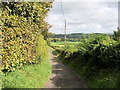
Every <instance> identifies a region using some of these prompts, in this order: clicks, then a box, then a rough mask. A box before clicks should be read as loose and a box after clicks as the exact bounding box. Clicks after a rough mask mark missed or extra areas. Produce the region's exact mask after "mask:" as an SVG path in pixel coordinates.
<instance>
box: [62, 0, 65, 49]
mask: <svg viewBox="0 0 120 90" xmlns="http://www.w3.org/2000/svg"><path fill="white" fill-rule="evenodd" d="M61 8H62V14H63V17H64V20H65V47H66V19H65V14H64V10H63V5H62V0H61Z"/></svg>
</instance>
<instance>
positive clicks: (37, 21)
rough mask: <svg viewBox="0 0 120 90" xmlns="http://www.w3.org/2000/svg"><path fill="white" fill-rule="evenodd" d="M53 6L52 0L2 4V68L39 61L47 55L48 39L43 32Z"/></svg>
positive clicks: (10, 68) (11, 67) (18, 66)
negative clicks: (47, 16) (46, 40)
mask: <svg viewBox="0 0 120 90" xmlns="http://www.w3.org/2000/svg"><path fill="white" fill-rule="evenodd" d="M51 6H52V5H51V3H50V2H9V3H7V2H3V3H2V11H3V12H2V23H3V25H2V70H5V71H6V70H15V69H16V68H21V66H23V65H25V64H36V63H39V62H40V58H42V57H44V54H45V51H44V48H45V45H46V42H45V41H44V39H43V38H44V37H43V36H42V35H41V33H42V34H43V32H42V31H44V28H47V26H45V25H47V23H46V22H45V20H44V19H45V17H46V15H47V12H48V11H49V10H50V9H49V8H51ZM38 45H40V46H41V48H39V50H41V53H40V54H38V53H37V50H38ZM36 56H37V57H36Z"/></svg>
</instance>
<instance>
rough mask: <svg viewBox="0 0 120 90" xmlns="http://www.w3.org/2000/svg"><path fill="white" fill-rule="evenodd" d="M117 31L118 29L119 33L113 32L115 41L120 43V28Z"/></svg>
mask: <svg viewBox="0 0 120 90" xmlns="http://www.w3.org/2000/svg"><path fill="white" fill-rule="evenodd" d="M117 29H118V30H117V31H113V32H114V34H113V39H114V40H116V41H119V40H120V29H119V27H118V28H117Z"/></svg>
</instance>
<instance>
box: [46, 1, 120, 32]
mask: <svg viewBox="0 0 120 90" xmlns="http://www.w3.org/2000/svg"><path fill="white" fill-rule="evenodd" d="M62 1H63V0H62ZM65 1H66V0H65ZM65 1H64V2H63V8H64V13H65V16H66V20H67V33H77V32H85V33H90V32H98V33H99V32H101V33H103V32H104V33H112V32H113V30H115V29H117V26H118V20H117V19H118V7H117V5H118V4H117V2H102V3H101V2H92V3H91V2H87V3H86V2H75V1H76V0H74V2H67V1H66V2H65ZM48 22H49V23H50V24H51V25H52V28H51V29H50V31H51V32H54V33H64V18H63V15H62V11H61V6H60V3H59V2H58V1H56V2H54V3H53V8H52V9H51V11H50V13H49V16H48Z"/></svg>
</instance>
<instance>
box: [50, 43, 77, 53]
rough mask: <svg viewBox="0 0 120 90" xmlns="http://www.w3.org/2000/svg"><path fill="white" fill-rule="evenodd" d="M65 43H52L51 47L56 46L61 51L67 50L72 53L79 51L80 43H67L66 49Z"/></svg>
mask: <svg viewBox="0 0 120 90" xmlns="http://www.w3.org/2000/svg"><path fill="white" fill-rule="evenodd" d="M64 43H65V42H51V46H54V47H56V48H59V49H66V50H69V51H71V52H73V51H77V50H78V48H77V47H78V45H79V42H70V41H69V42H66V47H65V45H64Z"/></svg>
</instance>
